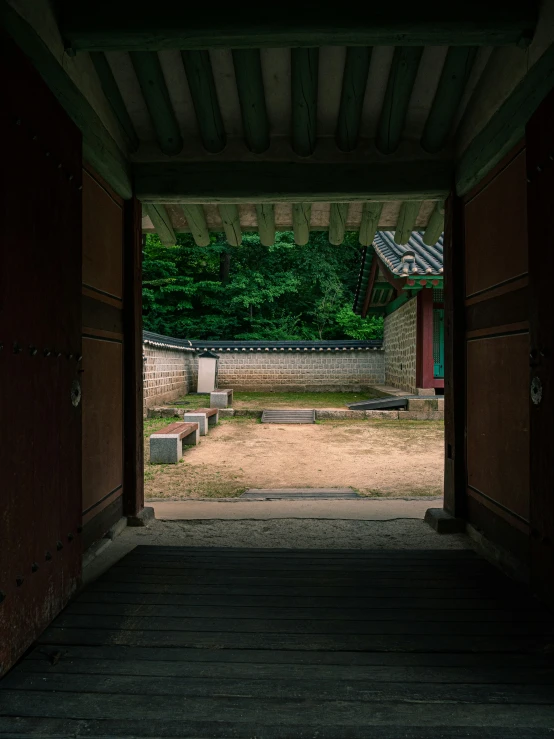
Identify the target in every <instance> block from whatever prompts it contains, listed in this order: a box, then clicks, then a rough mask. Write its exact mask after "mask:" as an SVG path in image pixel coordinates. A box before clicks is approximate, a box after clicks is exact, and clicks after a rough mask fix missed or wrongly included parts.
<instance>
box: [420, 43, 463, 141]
mask: <svg viewBox="0 0 554 739" xmlns="http://www.w3.org/2000/svg"><path fill="white" fill-rule="evenodd" d="M476 54H477V47H475V46H454V47H450V49H448V53H447V55H446V60H445V62H444V67H443V68H442V72H441V76H440V80H439V84H438V87H437V91H436V93H435V97H434V99H433V103H432V105H431V110H430V111H429V116H428V118H427V121H426V123H425V128H424V129H423V135H422V137H421V146H422V148H423V149H424V150H425V151H428V152H429V153H431V154H435V153H436V152H438V151H440V150H441V149H442V148H443V147H444V145H445V144H446V142H447V138H448V135H449V133H450V132H451V130H452V124H453V122H454V119H455V118H456V114H457V112H458V108H459V105H460V102H461V100H462V96H463V94H464V90H465V87H466V84H467V81H468V79H469V75H470V73H471V68H472V67H473V62H474V61H475V56H476Z"/></svg>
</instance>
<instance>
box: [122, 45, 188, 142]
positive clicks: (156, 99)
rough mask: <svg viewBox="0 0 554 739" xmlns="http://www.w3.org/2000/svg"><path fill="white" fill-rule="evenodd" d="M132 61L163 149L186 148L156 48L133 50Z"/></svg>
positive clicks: (157, 137)
mask: <svg viewBox="0 0 554 739" xmlns="http://www.w3.org/2000/svg"><path fill="white" fill-rule="evenodd" d="M131 61H132V63H133V67H134V69H135V73H136V75H137V79H138V81H139V85H140V89H141V90H142V95H143V97H144V101H145V103H146V106H147V108H148V112H149V113H150V118H151V119H152V124H153V126H154V130H155V131H156V139H157V141H158V145H159V147H160V149H161V150H162V152H163V153H164V154H168V155H169V156H171V155H175V154H178V153H179V152H180V151H181V149H182V148H183V138H182V136H181V130H180V129H179V124H178V123H177V117H176V115H175V111H174V110H173V104H172V103H171V98H170V97H169V92H168V89H167V85H166V83H165V77H164V75H163V71H162V67H161V64H160V60H159V58H158V55H157V54H156V53H155V52H154V51H133V52H131Z"/></svg>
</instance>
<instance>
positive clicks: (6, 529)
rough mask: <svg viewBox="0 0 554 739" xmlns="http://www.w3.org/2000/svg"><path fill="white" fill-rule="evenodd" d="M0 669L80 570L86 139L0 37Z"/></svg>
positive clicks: (47, 617)
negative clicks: (83, 165) (0, 86)
mask: <svg viewBox="0 0 554 739" xmlns="http://www.w3.org/2000/svg"><path fill="white" fill-rule="evenodd" d="M0 70H1V75H2V79H3V80H4V85H3V90H2V97H3V100H2V108H1V112H0V132H1V133H0V135H1V137H2V167H1V169H0V172H1V175H0V177H1V178H2V199H1V208H2V230H1V234H0V388H1V391H0V423H1V427H2V434H1V438H2V441H1V444H0V475H1V478H0V480H1V483H0V487H1V493H0V548H1V549H0V552H1V557H0V601H1V602H0V663H1V664H0V673H3V672H5V671H6V670H7V669H8V668H9V667H10V665H12V664H13V663H14V661H15V660H16V659H17V658H18V657H19V656H20V655H21V654H22V652H23V651H24V650H25V649H26V648H27V647H28V646H29V645H30V644H31V643H32V641H33V640H34V639H35V638H36V637H37V636H38V635H39V634H40V632H41V631H42V630H43V629H44V628H45V627H46V626H47V625H48V624H49V623H50V621H51V620H52V619H53V618H54V616H56V614H57V613H58V612H59V611H60V610H61V609H62V608H63V607H64V605H65V604H66V603H67V601H68V599H69V597H70V595H71V594H72V593H73V592H74V590H75V588H76V586H77V584H78V581H79V578H80V573H81V406H80V373H79V369H80V361H81V336H80V334H81V159H82V157H81V135H80V133H79V131H78V130H77V128H76V127H75V126H74V125H73V123H72V122H71V121H70V120H69V118H68V117H67V115H66V113H65V112H64V111H63V109H62V108H61V106H60V105H59V103H58V102H57V101H56V99H55V98H54V96H53V94H52V93H51V92H50V90H49V89H48V88H47V86H46V84H45V83H44V82H43V80H42V79H41V77H40V76H39V75H38V73H37V72H36V71H35V69H34V68H33V67H32V66H31V64H30V63H29V61H28V60H27V58H26V57H25V56H24V55H23V54H22V53H21V52H20V50H19V49H18V48H17V47H16V46H15V45H14V44H13V43H12V42H11V41H9V40H8V39H7V38H1V51H0Z"/></svg>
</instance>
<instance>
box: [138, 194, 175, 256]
mask: <svg viewBox="0 0 554 739" xmlns="http://www.w3.org/2000/svg"><path fill="white" fill-rule="evenodd" d="M142 208H143V210H144V211H145V212H146V215H148V216H149V217H150V220H151V221H152V225H153V226H154V230H155V232H156V233H157V234H158V236H159V237H160V241H161V242H162V244H163V245H164V246H175V244H176V243H177V239H176V237H175V231H174V230H173V226H172V225H171V218H170V217H169V213H168V212H167V209H166V208H165V206H163V205H159V204H157V203H149V204H143V206H142Z"/></svg>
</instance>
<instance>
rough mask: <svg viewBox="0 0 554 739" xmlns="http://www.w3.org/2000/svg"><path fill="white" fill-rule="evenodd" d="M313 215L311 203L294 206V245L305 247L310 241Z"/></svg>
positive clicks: (294, 204) (295, 204)
mask: <svg viewBox="0 0 554 739" xmlns="http://www.w3.org/2000/svg"><path fill="white" fill-rule="evenodd" d="M311 214H312V204H311V203H293V204H292V230H293V231H294V243H295V244H297V245H298V246H305V245H306V244H307V243H308V241H309V240H310V217H311Z"/></svg>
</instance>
